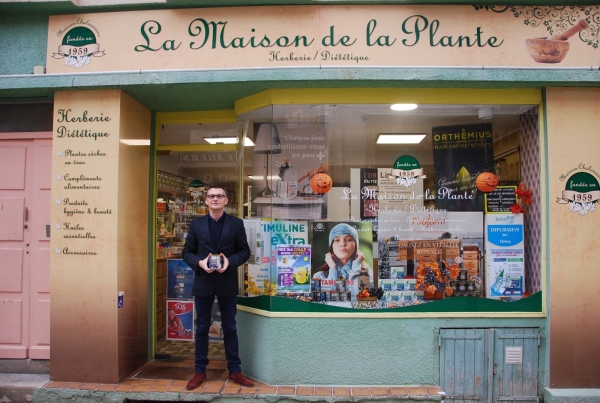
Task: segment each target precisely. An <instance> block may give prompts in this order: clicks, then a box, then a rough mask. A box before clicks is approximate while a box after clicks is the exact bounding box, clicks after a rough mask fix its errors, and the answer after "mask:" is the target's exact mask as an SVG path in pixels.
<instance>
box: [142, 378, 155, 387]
mask: <svg viewBox="0 0 600 403" xmlns="http://www.w3.org/2000/svg"><path fill="white" fill-rule="evenodd" d="M155 383H156V379H142V380H141V381H140V383H138V385H150V386H152V385H154V384H155Z"/></svg>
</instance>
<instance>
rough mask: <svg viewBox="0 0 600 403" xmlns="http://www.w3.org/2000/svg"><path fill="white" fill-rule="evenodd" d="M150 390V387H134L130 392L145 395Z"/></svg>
mask: <svg viewBox="0 0 600 403" xmlns="http://www.w3.org/2000/svg"><path fill="white" fill-rule="evenodd" d="M150 388H152V385H135V386H134V387H133V388H132V389H131V390H130V392H139V393H146V392H148V391H150Z"/></svg>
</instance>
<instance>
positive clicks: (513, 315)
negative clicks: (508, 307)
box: [237, 305, 546, 319]
mask: <svg viewBox="0 0 600 403" xmlns="http://www.w3.org/2000/svg"><path fill="white" fill-rule="evenodd" d="M237 308H238V310H240V311H244V312H248V313H252V314H255V315H260V316H265V317H268V318H352V319H359V318H369V319H373V318H377V319H398V318H414V319H420V318H423V319H425V318H433V319H439V318H545V317H546V314H545V313H542V312H431V313H425V312H411V313H399V312H389V313H385V312H373V311H370V310H365V312H364V313H342V312H335V313H333V312H332V313H308V312H306V313H304V312H269V311H264V310H262V309H256V308H249V307H246V306H242V305H238V306H237Z"/></svg>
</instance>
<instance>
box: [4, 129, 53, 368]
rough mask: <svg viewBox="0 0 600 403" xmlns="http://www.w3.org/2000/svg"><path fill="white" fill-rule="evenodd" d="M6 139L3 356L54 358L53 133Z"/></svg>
mask: <svg viewBox="0 0 600 403" xmlns="http://www.w3.org/2000/svg"><path fill="white" fill-rule="evenodd" d="M22 137H23V134H22V133H21V134H15V137H14V138H15V139H14V140H0V358H32V359H49V358H50V250H49V249H50V237H49V233H48V231H47V225H50V208H51V202H50V187H51V184H52V177H51V176H52V140H51V137H52V134H51V133H48V137H47V138H36V139H31V140H27V139H22Z"/></svg>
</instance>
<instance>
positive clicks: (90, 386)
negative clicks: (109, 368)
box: [79, 383, 101, 390]
mask: <svg viewBox="0 0 600 403" xmlns="http://www.w3.org/2000/svg"><path fill="white" fill-rule="evenodd" d="M100 385H101V384H99V383H84V384H83V385H81V386H80V387H79V390H95V389H96V388H97V387H98V386H100Z"/></svg>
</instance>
